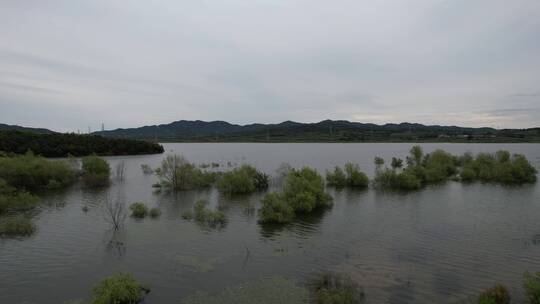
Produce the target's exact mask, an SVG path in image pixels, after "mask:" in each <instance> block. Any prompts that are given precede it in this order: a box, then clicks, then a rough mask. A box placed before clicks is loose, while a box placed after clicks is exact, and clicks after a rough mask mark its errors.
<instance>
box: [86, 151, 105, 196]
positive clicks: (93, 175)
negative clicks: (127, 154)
mask: <svg viewBox="0 0 540 304" xmlns="http://www.w3.org/2000/svg"><path fill="white" fill-rule="evenodd" d="M110 176H111V167H110V166H109V163H107V161H106V160H104V159H103V158H101V157H99V156H97V155H95V154H93V155H89V156H86V157H83V159H82V180H83V182H84V184H85V185H86V186H88V187H92V188H97V187H104V186H108V185H109V183H110Z"/></svg>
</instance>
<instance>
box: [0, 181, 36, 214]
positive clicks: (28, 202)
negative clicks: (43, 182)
mask: <svg viewBox="0 0 540 304" xmlns="http://www.w3.org/2000/svg"><path fill="white" fill-rule="evenodd" d="M37 202H38V198H37V197H36V196H34V195H32V194H30V193H28V192H26V191H17V190H16V189H15V188H13V187H11V186H10V185H8V184H7V183H6V181H4V180H3V179H0V214H2V213H4V212H7V211H25V210H30V209H32V208H34V207H35V206H36V204H37Z"/></svg>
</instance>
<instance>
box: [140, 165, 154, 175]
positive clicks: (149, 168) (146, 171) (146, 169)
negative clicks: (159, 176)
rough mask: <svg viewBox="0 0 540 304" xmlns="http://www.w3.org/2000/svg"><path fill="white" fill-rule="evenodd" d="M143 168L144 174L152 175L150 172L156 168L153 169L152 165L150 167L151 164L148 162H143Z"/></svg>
mask: <svg viewBox="0 0 540 304" xmlns="http://www.w3.org/2000/svg"><path fill="white" fill-rule="evenodd" d="M141 170H142V172H143V173H144V174H146V175H150V174H153V173H154V169H152V167H150V166H149V165H147V164H142V165H141Z"/></svg>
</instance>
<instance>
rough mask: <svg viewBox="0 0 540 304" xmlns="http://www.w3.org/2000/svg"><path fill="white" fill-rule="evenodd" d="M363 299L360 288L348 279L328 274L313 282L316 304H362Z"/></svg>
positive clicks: (363, 295)
mask: <svg viewBox="0 0 540 304" xmlns="http://www.w3.org/2000/svg"><path fill="white" fill-rule="evenodd" d="M364 299H365V294H364V292H363V291H362V289H361V288H360V286H358V284H356V283H355V282H353V281H352V280H351V279H350V278H349V277H344V276H341V275H337V274H332V273H328V274H323V275H322V276H321V277H320V278H319V279H318V280H317V281H316V282H315V303H317V304H359V303H364Z"/></svg>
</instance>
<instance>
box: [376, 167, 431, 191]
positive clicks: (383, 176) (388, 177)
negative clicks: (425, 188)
mask: <svg viewBox="0 0 540 304" xmlns="http://www.w3.org/2000/svg"><path fill="white" fill-rule="evenodd" d="M373 182H374V185H375V187H376V188H379V189H390V190H400V191H410V190H418V189H420V188H421V187H422V184H421V182H420V180H419V179H418V178H417V177H416V176H415V175H414V174H412V173H410V172H409V171H403V172H396V171H395V170H390V169H385V170H382V171H379V172H377V174H376V175H375V179H374V181H373Z"/></svg>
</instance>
